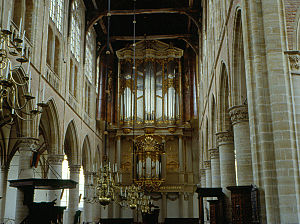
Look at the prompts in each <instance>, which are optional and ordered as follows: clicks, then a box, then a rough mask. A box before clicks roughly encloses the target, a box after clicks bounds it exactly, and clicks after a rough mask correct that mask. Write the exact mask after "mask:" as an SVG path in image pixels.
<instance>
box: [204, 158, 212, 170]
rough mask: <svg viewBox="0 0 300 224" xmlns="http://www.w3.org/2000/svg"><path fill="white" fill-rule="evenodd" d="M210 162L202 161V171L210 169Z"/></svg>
mask: <svg viewBox="0 0 300 224" xmlns="http://www.w3.org/2000/svg"><path fill="white" fill-rule="evenodd" d="M210 165H211V162H210V160H207V161H204V169H206V170H207V169H210Z"/></svg>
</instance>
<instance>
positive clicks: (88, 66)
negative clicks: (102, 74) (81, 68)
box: [85, 47, 93, 82]
mask: <svg viewBox="0 0 300 224" xmlns="http://www.w3.org/2000/svg"><path fill="white" fill-rule="evenodd" d="M92 59H93V56H92V52H91V50H90V48H89V47H88V48H86V52H85V75H86V77H87V78H88V80H89V81H90V82H92V77H93V62H92Z"/></svg>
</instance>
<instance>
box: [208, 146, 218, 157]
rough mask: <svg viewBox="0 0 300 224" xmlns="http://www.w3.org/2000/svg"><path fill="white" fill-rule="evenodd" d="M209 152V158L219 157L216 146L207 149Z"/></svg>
mask: <svg viewBox="0 0 300 224" xmlns="http://www.w3.org/2000/svg"><path fill="white" fill-rule="evenodd" d="M208 152H209V154H210V158H211V159H218V158H220V157H219V156H220V155H219V149H218V148H212V149H209V150H208Z"/></svg>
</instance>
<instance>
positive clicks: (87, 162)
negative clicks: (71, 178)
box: [82, 135, 93, 171]
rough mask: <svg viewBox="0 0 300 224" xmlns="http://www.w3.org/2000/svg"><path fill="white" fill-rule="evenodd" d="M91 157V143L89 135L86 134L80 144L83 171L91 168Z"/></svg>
mask: <svg viewBox="0 0 300 224" xmlns="http://www.w3.org/2000/svg"><path fill="white" fill-rule="evenodd" d="M92 164H93V162H92V157H91V144H90V140H89V136H88V135H86V136H85V138H84V140H83V145H82V166H83V169H84V171H90V170H91V169H92V167H91V166H92Z"/></svg>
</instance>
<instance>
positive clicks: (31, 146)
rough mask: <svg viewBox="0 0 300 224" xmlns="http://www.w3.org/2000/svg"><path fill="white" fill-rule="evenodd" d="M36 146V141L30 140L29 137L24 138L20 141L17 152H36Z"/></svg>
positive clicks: (34, 139)
mask: <svg viewBox="0 0 300 224" xmlns="http://www.w3.org/2000/svg"><path fill="white" fill-rule="evenodd" d="M37 145H38V139H36V138H31V137H28V138H25V137H24V138H21V139H20V143H19V145H18V148H19V150H24V151H26V150H28V151H33V150H36V148H37Z"/></svg>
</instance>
